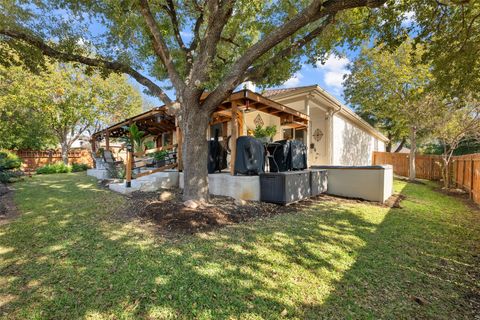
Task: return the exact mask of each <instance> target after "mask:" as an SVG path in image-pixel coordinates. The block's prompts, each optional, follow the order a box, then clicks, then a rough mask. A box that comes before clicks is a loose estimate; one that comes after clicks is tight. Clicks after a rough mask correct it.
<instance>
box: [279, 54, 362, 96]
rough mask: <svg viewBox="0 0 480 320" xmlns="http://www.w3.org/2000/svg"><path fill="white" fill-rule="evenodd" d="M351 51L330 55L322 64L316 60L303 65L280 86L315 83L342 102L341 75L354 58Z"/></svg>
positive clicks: (345, 71)
mask: <svg viewBox="0 0 480 320" xmlns="http://www.w3.org/2000/svg"><path fill="white" fill-rule="evenodd" d="M353 55H354V54H353V53H351V54H350V58H349V57H348V56H345V57H339V56H335V55H330V56H329V57H328V59H327V60H326V61H325V63H324V64H322V63H320V62H317V64H316V66H312V65H303V66H302V68H301V69H300V71H298V72H297V73H295V74H294V75H293V76H292V77H291V78H290V79H288V80H287V81H286V82H285V83H283V85H282V86H281V87H282V88H292V87H300V86H308V85H314V84H317V85H319V86H320V87H322V88H323V89H325V90H326V91H327V92H329V93H330V94H332V95H333V96H334V97H335V98H337V99H338V100H340V101H341V102H342V103H344V102H345V101H344V99H343V81H344V80H343V77H344V76H345V75H346V74H348V72H349V71H348V70H347V66H348V64H349V63H350V62H351V60H350V59H354V57H353Z"/></svg>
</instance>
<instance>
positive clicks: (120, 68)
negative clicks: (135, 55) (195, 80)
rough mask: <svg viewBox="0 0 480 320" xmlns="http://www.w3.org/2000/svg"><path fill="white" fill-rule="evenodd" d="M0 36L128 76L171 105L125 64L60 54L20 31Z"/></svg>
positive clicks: (159, 92)
mask: <svg viewBox="0 0 480 320" xmlns="http://www.w3.org/2000/svg"><path fill="white" fill-rule="evenodd" d="M0 34H3V35H5V36H8V37H10V38H13V39H17V40H21V41H24V42H26V43H28V44H29V45H32V46H34V47H36V48H37V49H39V50H40V51H41V52H42V53H43V54H44V55H46V56H49V57H52V58H55V59H59V60H63V61H69V62H80V63H83V64H85V65H88V66H92V67H99V68H105V69H108V70H111V71H115V72H121V73H125V74H128V75H129V76H131V77H132V78H134V79H135V80H136V81H137V82H138V83H140V84H142V85H144V86H145V87H147V88H148V89H149V90H150V92H151V93H152V94H153V95H155V96H157V97H159V98H160V99H161V100H162V101H163V102H164V103H165V104H171V103H172V101H171V99H170V98H169V97H168V96H167V95H166V94H165V92H164V91H163V90H162V89H161V88H160V87H159V86H158V85H156V84H155V83H154V82H153V81H151V80H150V79H148V78H147V77H145V76H144V75H142V74H141V73H139V72H138V71H136V70H135V69H133V68H132V67H130V66H128V65H126V64H123V63H121V62H118V61H108V60H105V59H102V58H90V57H85V56H81V55H78V54H73V53H66V52H61V51H59V50H57V49H55V48H54V47H52V46H50V45H48V44H46V43H45V42H44V41H43V40H42V39H40V38H37V37H35V36H32V35H29V34H27V33H25V32H21V31H16V30H11V29H0Z"/></svg>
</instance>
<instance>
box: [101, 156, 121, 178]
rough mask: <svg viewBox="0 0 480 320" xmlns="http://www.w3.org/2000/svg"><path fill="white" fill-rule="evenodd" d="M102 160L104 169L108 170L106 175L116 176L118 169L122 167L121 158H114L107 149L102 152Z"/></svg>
mask: <svg viewBox="0 0 480 320" xmlns="http://www.w3.org/2000/svg"><path fill="white" fill-rule="evenodd" d="M103 160H104V161H105V169H107V171H108V175H109V176H110V177H111V178H116V177H117V176H118V171H119V169H121V168H122V167H123V161H122V160H115V158H114V157H113V154H112V152H111V151H109V150H105V151H104V152H103Z"/></svg>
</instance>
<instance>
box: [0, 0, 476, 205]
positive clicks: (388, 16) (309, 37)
mask: <svg viewBox="0 0 480 320" xmlns="http://www.w3.org/2000/svg"><path fill="white" fill-rule="evenodd" d="M385 2H386V0H342V1H335V0H311V1H307V0H301V1H289V0H280V1H263V0H258V1H256V0H185V1H179V0H150V1H149V0H124V1H117V0H105V1H94V0H76V1H74V0H72V1H65V0H50V1H40V0H39V1H35V3H34V4H33V3H30V4H25V5H22V4H20V5H19V4H17V3H16V2H13V1H12V2H8V1H7V2H5V3H4V4H3V5H2V6H3V7H2V10H1V12H3V14H0V21H2V22H0V35H3V37H2V41H7V42H9V43H10V45H11V46H13V47H14V48H16V49H17V51H18V52H19V54H20V55H21V56H22V57H23V58H24V59H25V60H26V61H27V62H29V63H30V64H31V65H32V67H36V66H37V65H38V62H41V60H42V56H43V55H47V56H50V57H53V58H56V59H59V60H64V61H76V62H79V63H83V64H86V65H88V66H91V67H95V68H101V69H103V70H105V71H113V72H121V73H125V74H128V75H130V76H131V77H132V78H134V79H135V80H137V81H138V82H139V83H140V84H142V85H144V86H145V87H146V88H147V89H148V91H149V92H150V93H151V94H152V95H155V96H157V97H158V98H160V99H161V100H162V101H163V102H164V103H165V104H167V105H169V106H171V107H172V108H171V109H172V110H177V116H178V117H179V119H180V120H181V126H182V129H183V133H184V135H185V143H184V152H183V154H184V158H183V161H184V166H183V167H184V170H185V175H184V177H185V190H184V198H185V199H206V198H207V195H208V182H207V171H206V159H207V148H206V142H205V132H206V130H207V127H208V122H209V118H210V115H211V113H212V112H213V110H214V109H215V107H216V106H217V105H218V104H220V103H221V102H222V101H223V100H224V99H225V98H227V97H228V95H229V94H230V93H231V92H232V91H233V90H234V89H235V88H236V87H237V86H238V85H239V84H241V83H242V82H244V81H247V80H251V81H255V82H257V83H258V84H260V85H274V84H279V83H281V82H282V81H284V80H286V79H287V78H288V77H290V75H291V74H292V73H293V72H295V71H297V70H298V69H299V68H300V62H302V61H305V60H308V61H309V62H312V63H315V62H316V61H317V60H318V59H320V60H321V59H322V58H324V57H325V54H326V53H328V52H329V51H331V50H332V49H334V48H335V46H338V45H342V44H344V43H345V42H346V41H349V43H350V44H351V45H356V44H358V41H361V40H364V39H365V38H367V39H368V38H370V37H371V36H373V33H372V32H373V31H374V30H375V31H376V33H377V34H378V36H380V37H383V38H385V39H386V40H388V42H391V43H393V44H394V43H396V42H398V41H401V37H400V38H399V37H398V35H400V36H401V35H402V34H404V31H402V30H403V29H405V28H404V27H403V25H402V17H404V16H405V13H406V12H408V11H411V10H414V11H415V13H416V16H417V17H418V22H419V23H418V27H419V28H420V31H417V34H418V35H419V39H420V40H425V39H426V40H428V39H432V35H434V33H435V29H434V27H433V25H434V24H435V23H436V22H437V21H438V19H437V17H440V16H441V17H442V19H444V20H443V22H445V21H446V20H448V19H450V18H455V17H457V16H459V14H458V12H467V10H465V9H464V8H465V6H467V7H468V8H467V9H470V6H473V5H474V4H470V3H469V2H468V1H462V2H461V3H460V2H458V3H457V2H456V1H448V2H446V3H445V4H443V3H442V10H441V12H440V11H439V12H437V11H438V10H437V7H438V3H437V2H438V1H434V0H428V1H413V0H411V1H409V0H404V1H398V0H395V1H389V2H388V3H387V5H385ZM420 2H421V4H419V3H420ZM472 3H473V1H472ZM443 7H444V8H443ZM372 8H380V9H372ZM476 9H477V8H473V9H472V10H470V11H468V14H467V15H466V17H467V18H468V19H470V18H472V19H473V23H472V24H473V25H474V26H476V23H477V22H476V18H474V16H475V15H474V13H472V12H475V10H476ZM464 17H465V15H464ZM464 25H465V24H456V25H455V26H453V27H452V28H453V29H454V30H444V31H446V33H447V34H446V35H445V36H444V38H443V39H444V40H443V41H445V39H447V38H448V36H451V35H452V32H453V31H455V32H456V31H457V29H456V27H458V28H460V30H464V31H462V35H463V34H464V33H465V34H466V35H467V36H466V37H465V43H466V44H467V45H466V46H467V47H469V46H470V45H471V44H472V43H474V42H472V41H471V39H472V38H474V37H472V36H471V35H470V36H469V34H470V32H471V30H470V29H468V28H467V27H464ZM434 39H438V38H434ZM440 40H442V39H440ZM474 40H475V41H476V39H474ZM437 47H439V46H437ZM88 48H91V50H88ZM432 48H434V46H432ZM0 58H3V59H2V60H4V61H8V56H7V57H5V54H4V53H2V52H0ZM466 60H469V59H468V58H467V59H466ZM464 62H465V59H464V60H462V61H460V62H459V63H460V64H461V63H464ZM477 65H478V64H477ZM165 86H167V87H168V86H172V87H173V88H174V89H175V94H176V99H175V102H174V101H172V100H171V99H170V98H169V97H168V96H167V95H166V94H165V90H164V89H165ZM205 91H208V92H209V93H210V94H209V95H208V97H207V98H206V99H205V100H201V99H200V97H201V95H202V94H203V93H204V92H205Z"/></svg>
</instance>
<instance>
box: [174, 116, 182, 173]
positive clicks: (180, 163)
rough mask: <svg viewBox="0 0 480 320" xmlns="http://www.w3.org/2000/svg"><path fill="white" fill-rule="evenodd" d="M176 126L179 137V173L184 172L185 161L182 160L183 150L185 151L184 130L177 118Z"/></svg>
mask: <svg viewBox="0 0 480 320" xmlns="http://www.w3.org/2000/svg"><path fill="white" fill-rule="evenodd" d="M175 126H176V128H175V129H176V135H177V162H178V167H177V168H178V171H179V172H181V171H183V159H182V149H183V135H182V129H180V125H179V123H178V119H177V118H176V117H175Z"/></svg>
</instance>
